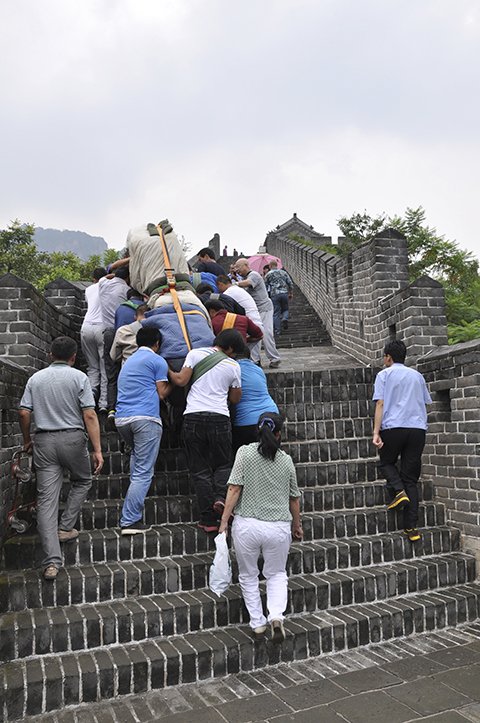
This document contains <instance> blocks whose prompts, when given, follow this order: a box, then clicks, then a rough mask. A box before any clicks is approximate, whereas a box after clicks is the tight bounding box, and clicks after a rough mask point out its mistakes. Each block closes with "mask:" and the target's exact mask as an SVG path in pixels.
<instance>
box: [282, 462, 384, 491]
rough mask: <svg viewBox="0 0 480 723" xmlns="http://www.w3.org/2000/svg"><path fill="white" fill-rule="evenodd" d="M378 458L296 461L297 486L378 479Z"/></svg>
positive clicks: (316, 485)
mask: <svg viewBox="0 0 480 723" xmlns="http://www.w3.org/2000/svg"><path fill="white" fill-rule="evenodd" d="M377 463H378V458H377V457H375V458H363V459H350V460H348V461H346V460H342V461H335V462H322V463H321V464H319V463H318V462H297V464H296V465H295V470H296V473H297V482H298V486H299V487H323V486H324V485H344V484H359V483H364V482H375V480H377V479H378V469H377Z"/></svg>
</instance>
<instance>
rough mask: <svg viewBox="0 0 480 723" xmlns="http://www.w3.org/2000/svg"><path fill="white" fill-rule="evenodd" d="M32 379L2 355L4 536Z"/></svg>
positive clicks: (0, 525) (0, 509)
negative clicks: (22, 407)
mask: <svg viewBox="0 0 480 723" xmlns="http://www.w3.org/2000/svg"><path fill="white" fill-rule="evenodd" d="M27 379H28V373H27V372H26V371H25V369H22V367H20V366H18V365H17V364H14V363H13V362H11V361H10V360H8V359H1V358H0V415H1V416H0V437H1V440H0V441H1V444H0V480H1V484H0V537H1V538H3V537H4V535H5V532H6V520H7V503H8V488H9V485H10V478H11V466H12V457H13V455H14V454H15V453H16V452H19V451H20V449H21V439H22V436H21V434H20V428H19V426H18V421H17V420H18V405H19V403H20V398H21V396H22V394H23V389H24V387H25V384H26V382H27Z"/></svg>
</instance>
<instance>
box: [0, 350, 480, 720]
mask: <svg viewBox="0 0 480 723" xmlns="http://www.w3.org/2000/svg"><path fill="white" fill-rule="evenodd" d="M281 355H282V364H281V365H280V368H279V369H276V370H268V369H267V370H266V371H267V377H268V384H269V388H270V390H271V393H272V396H273V397H274V399H275V400H276V402H277V404H278V405H279V408H280V410H281V411H282V413H283V414H284V416H285V419H286V422H285V428H284V432H285V434H284V448H285V449H286V450H287V451H288V452H289V453H290V454H291V455H292V458H293V459H294V461H295V464H296V470H297V478H298V483H299V487H300V488H301V490H302V526H303V529H304V533H305V534H304V540H303V541H302V542H301V543H294V544H293V545H292V547H291V551H290V555H289V560H288V565H287V567H288V573H289V592H288V606H287V620H286V623H285V629H286V632H287V638H286V641H285V643H284V644H283V645H282V646H281V648H279V647H278V646H274V645H273V644H272V643H271V641H270V639H269V638H270V635H269V632H268V633H267V637H266V640H265V641H261V642H258V641H254V640H253V638H252V635H251V631H250V628H249V626H248V625H247V623H248V614H247V613H246V610H245V608H244V604H243V601H242V597H241V593H240V590H239V586H238V576H237V569H236V563H235V555H234V553H232V566H233V583H232V585H231V587H230V588H229V590H228V591H227V592H226V593H225V594H224V595H223V596H221V598H217V597H216V596H215V595H214V594H213V593H211V591H210V590H209V589H208V577H207V576H208V569H209V566H210V564H211V562H212V558H213V550H214V542H213V536H208V535H207V534H206V533H205V532H204V531H203V530H200V529H199V528H198V527H197V525H196V519H197V511H196V505H195V498H194V495H193V491H192V490H191V488H190V481H189V475H188V469H187V462H186V456H185V450H184V449H183V448H182V447H170V446H169V442H168V439H167V440H166V441H167V443H166V444H164V446H163V447H162V450H161V453H160V455H159V457H158V460H157V464H156V473H155V476H154V480H153V482H152V486H151V489H150V491H149V495H148V497H147V499H146V502H145V521H147V522H149V523H150V524H152V525H153V529H152V530H151V531H150V532H148V533H146V534H145V535H142V536H138V535H137V536H133V537H132V538H128V539H127V538H125V537H121V536H120V535H119V531H118V520H119V514H120V509H121V506H122V501H123V498H124V495H125V491H126V489H127V487H128V483H129V474H128V472H129V469H128V455H125V454H124V452H123V451H122V449H121V448H120V446H119V443H118V437H117V435H115V434H104V435H102V444H103V448H104V457H105V468H104V470H102V475H100V476H99V477H98V478H96V479H95V481H94V483H93V486H92V490H91V495H90V499H89V500H88V501H87V503H86V504H85V505H84V507H83V509H82V513H81V515H80V520H79V526H80V534H79V537H78V538H77V539H76V540H73V541H71V542H69V543H68V544H65V545H64V546H63V550H62V552H63V556H64V567H63V568H62V570H61V571H60V573H59V575H58V578H57V580H56V581H55V582H54V583H46V582H45V581H43V579H42V576H41V571H40V570H39V568H38V560H39V556H40V546H39V540H38V538H37V537H36V536H35V535H25V536H18V537H16V538H12V539H11V540H9V541H8V542H7V543H6V544H5V546H4V552H3V554H4V559H3V563H4V567H3V570H4V573H3V575H2V576H1V577H0V612H1V616H2V617H1V625H0V659H1V660H2V665H1V666H0V692H2V693H3V695H4V704H3V706H2V705H0V713H3V715H4V718H3V721H4V723H7V721H16V720H20V719H22V720H23V719H25V720H31V721H34V720H35V721H37V720H38V721H42V723H43V721H47V723H107V722H108V723H110V722H112V723H127V722H128V723H130V721H132V722H133V723H143V721H145V723H149V722H150V721H154V720H160V719H161V720H162V721H163V720H166V721H169V720H170V721H178V723H183V722H184V721H186V723H188V721H196V722H198V723H201V721H212V722H213V723H215V721H218V720H221V721H232V723H234V722H236V721H238V723H248V722H249V721H255V720H257V721H273V720H276V721H280V723H286V722H287V721H298V722H299V723H308V721H309V720H315V721H320V722H321V723H324V721H327V723H328V721H342V720H343V721H349V722H350V723H356V722H357V721H363V720H365V721H375V720H378V721H382V723H394V722H395V721H396V720H398V721H407V720H412V721H413V720H422V719H427V720H428V716H431V715H435V716H437V713H438V715H443V714H444V712H445V711H447V710H449V711H453V710H457V712H456V713H451V712H449V713H448V715H450V716H451V720H452V723H455V720H459V718H458V716H461V718H460V719H463V720H475V718H474V717H472V716H474V715H475V714H476V713H475V711H476V708H475V706H476V705H477V703H478V700H477V698H476V693H475V676H476V674H477V668H479V667H480V660H477V659H478V657H479V656H480V648H479V647H478V646H479V637H480V626H478V627H475V625H476V621H477V620H478V618H479V611H480V584H479V583H478V582H477V581H476V560H475V558H474V556H472V555H469V554H467V553H465V552H463V551H461V549H460V532H459V530H457V529H455V528H454V527H450V526H447V525H446V524H445V509H444V504H443V502H442V501H441V500H438V499H434V492H433V490H434V487H433V482H432V480H431V479H429V478H425V479H422V481H421V483H420V485H419V492H420V497H421V504H420V526H421V540H419V541H418V542H416V543H413V544H412V543H410V541H409V540H408V538H407V537H406V536H405V535H404V534H403V531H402V520H401V516H399V514H397V513H395V512H387V510H386V505H385V502H386V499H385V492H384V484H383V482H382V481H381V480H378V479H377V468H376V450H375V449H374V448H373V447H372V444H371V432H372V403H371V399H370V398H371V388H372V381H373V376H374V372H373V370H372V369H371V368H369V367H366V366H364V365H361V364H359V363H358V362H355V361H354V360H352V358H351V357H350V356H349V355H348V354H345V353H343V352H339V351H338V350H335V349H333V348H332V347H329V346H324V347H319V348H315V347H311V348H308V349H295V350H293V349H291V350H290V349H282V351H281ZM65 491H66V490H65ZM35 564H37V566H35ZM261 589H262V593H264V591H265V583H264V582H263V581H262V582H261ZM435 630H436V631H437V632H435V633H434V632H433V631H435ZM382 641H383V642H382ZM475 645H476V646H477V647H475ZM454 648H456V649H458V650H457V652H455V653H453V654H450V657H449V656H448V655H447V657H444V658H439V659H436V658H435V657H434V655H441V654H442V655H443V654H445V650H447V652H448V650H449V649H452V650H453V649H454ZM460 648H461V649H462V651H463V652H462V654H461V655H460ZM347 650H348V652H340V651H347ZM465 651H466V652H465ZM455 656H456V657H455ZM459 660H460V661H461V663H462V664H461V665H459V664H458V661H459ZM419 661H420V662H421V663H422V665H420V667H419ZM394 663H398V664H399V665H398V669H392V667H391V664H394ZM400 664H401V665H400ZM372 666H375V668H374V669H373V670H374V671H375V672H374V674H373V675H372ZM389 666H390V667H389ZM467 667H468V670H467ZM459 669H460V673H461V675H460V674H459V673H458V670H459ZM412 670H414V671H416V672H415V674H414V675H413V677H412ZM451 671H452V672H451ZM442 676H443V677H442ZM422 681H423V682H422ZM437 686H438V694H436V693H435V690H436V687H437ZM434 705H435V706H436V707H434ZM431 711H432V712H431ZM467 713H468V715H469V716H470V718H468V717H467ZM427 714H428V715H427ZM29 716H30V718H29ZM33 716H38V717H37V718H34V717H33ZM0 717H1V715H0ZM422 717H423V718H422ZM431 720H436V719H435V718H431ZM441 720H446V723H448V719H445V717H444V718H443V719H442V718H441V717H440V718H438V721H441Z"/></svg>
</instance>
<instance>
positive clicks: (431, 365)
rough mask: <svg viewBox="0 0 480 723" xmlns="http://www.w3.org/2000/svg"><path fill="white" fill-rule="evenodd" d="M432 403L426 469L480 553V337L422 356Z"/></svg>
mask: <svg viewBox="0 0 480 723" xmlns="http://www.w3.org/2000/svg"><path fill="white" fill-rule="evenodd" d="M417 369H418V371H419V372H421V374H423V375H424V377H425V380H426V382H427V384H428V388H429V390H430V394H431V396H432V400H433V404H432V405H431V407H429V415H428V433H427V444H426V447H425V452H424V457H423V474H424V475H425V476H430V477H432V479H433V481H434V484H435V494H436V496H437V497H438V498H439V499H441V500H442V501H443V502H444V503H445V506H446V509H447V520H448V521H449V522H451V523H452V524H454V525H455V526H456V527H459V528H460V529H461V531H462V533H463V536H464V539H463V544H462V547H463V549H465V550H469V551H474V552H476V554H477V557H478V558H479V559H480V398H479V385H480V339H475V340H474V341H470V342H466V343H465V344H455V345H453V346H444V347H440V348H438V349H436V350H435V351H432V352H431V353H429V354H427V355H426V356H424V357H422V358H421V359H419V360H418V363H417Z"/></svg>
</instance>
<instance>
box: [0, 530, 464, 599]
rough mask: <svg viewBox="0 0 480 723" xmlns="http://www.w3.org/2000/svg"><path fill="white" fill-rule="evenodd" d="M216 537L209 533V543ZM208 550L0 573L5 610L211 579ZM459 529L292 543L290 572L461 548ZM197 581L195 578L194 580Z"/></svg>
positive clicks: (163, 589)
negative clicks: (47, 574)
mask: <svg viewBox="0 0 480 723" xmlns="http://www.w3.org/2000/svg"><path fill="white" fill-rule="evenodd" d="M211 541H212V537H209V542H211ZM213 547H214V545H213V544H210V548H209V549H210V551H209V552H198V551H191V552H190V553H189V554H188V555H184V556H183V557H180V556H171V557H168V558H162V559H155V558H151V559H144V560H143V559H135V560H132V561H130V560H126V561H124V562H119V561H117V560H112V561H110V562H105V563H93V564H85V565H79V566H72V567H65V568H62V569H61V570H60V571H59V573H58V577H57V579H56V580H55V581H54V582H47V581H45V580H44V579H43V575H42V571H41V570H40V569H38V568H36V569H33V570H26V571H23V570H18V569H15V570H12V571H7V572H5V573H4V575H3V576H2V578H0V612H2V613H5V612H9V611H18V610H23V609H25V608H29V609H34V608H39V607H40V608H47V607H59V606H68V605H79V604H85V603H97V602H104V601H107V600H115V599H120V598H130V597H133V598H136V597H138V596H139V595H142V596H145V595H151V594H163V593H166V592H178V591H179V590H181V589H182V590H187V589H191V586H192V584H194V585H195V586H196V587H198V586H200V587H201V586H202V585H204V584H206V583H205V582H204V581H205V575H206V571H207V568H208V566H209V565H210V564H211V562H212V560H213ZM459 548H460V533H459V531H458V530H456V529H455V528H450V527H438V528H425V529H424V530H422V531H421V539H420V540H418V542H415V543H414V544H412V543H411V542H410V541H409V540H408V538H407V537H406V536H405V535H404V534H403V533H401V532H392V533H384V534H381V535H375V536H371V537H369V536H364V537H356V538H355V537H354V538H345V539H343V540H315V541H310V542H302V543H294V544H292V546H291V547H290V552H289V556H288V561H287V572H288V573H289V574H290V575H309V574H312V573H322V572H325V571H328V570H329V571H336V570H346V569H348V568H351V569H354V568H360V567H361V566H363V567H365V568H366V569H367V568H368V567H369V566H371V565H380V564H382V563H392V562H399V561H402V560H405V561H409V560H413V559H416V558H421V557H422V556H425V555H426V556H430V555H444V554H448V553H452V552H458V550H459ZM192 580H193V583H192Z"/></svg>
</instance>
